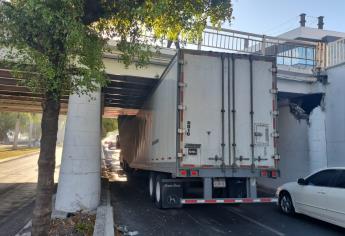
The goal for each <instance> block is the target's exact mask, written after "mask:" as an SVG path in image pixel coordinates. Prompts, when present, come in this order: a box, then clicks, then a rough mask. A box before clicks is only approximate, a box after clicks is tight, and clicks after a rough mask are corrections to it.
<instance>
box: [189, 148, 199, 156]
mask: <svg viewBox="0 0 345 236" xmlns="http://www.w3.org/2000/svg"><path fill="white" fill-rule="evenodd" d="M188 155H193V156H195V155H198V149H196V148H188Z"/></svg>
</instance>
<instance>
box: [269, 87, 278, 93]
mask: <svg viewBox="0 0 345 236" xmlns="http://www.w3.org/2000/svg"><path fill="white" fill-rule="evenodd" d="M270 93H272V94H277V93H278V89H273V88H272V89H270Z"/></svg>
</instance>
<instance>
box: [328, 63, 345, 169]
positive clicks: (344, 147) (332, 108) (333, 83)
mask: <svg viewBox="0 0 345 236" xmlns="http://www.w3.org/2000/svg"><path fill="white" fill-rule="evenodd" d="M327 75H328V82H329V84H328V85H327V89H326V96H325V108H326V142H327V156H328V166H345V65H340V66H337V67H334V68H331V69H329V70H327Z"/></svg>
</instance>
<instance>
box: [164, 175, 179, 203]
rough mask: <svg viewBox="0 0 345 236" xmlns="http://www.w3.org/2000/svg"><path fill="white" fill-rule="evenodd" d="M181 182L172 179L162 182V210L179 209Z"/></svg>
mask: <svg viewBox="0 0 345 236" xmlns="http://www.w3.org/2000/svg"><path fill="white" fill-rule="evenodd" d="M182 196H183V191H182V182H181V181H176V180H173V179H163V180H162V208H181V207H182V203H181V199H182Z"/></svg>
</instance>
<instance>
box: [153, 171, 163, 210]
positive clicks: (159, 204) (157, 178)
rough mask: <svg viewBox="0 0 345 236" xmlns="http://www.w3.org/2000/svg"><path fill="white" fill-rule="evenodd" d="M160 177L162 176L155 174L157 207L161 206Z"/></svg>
mask: <svg viewBox="0 0 345 236" xmlns="http://www.w3.org/2000/svg"><path fill="white" fill-rule="evenodd" d="M162 179H163V176H162V175H160V174H157V176H156V184H155V185H156V186H155V205H156V207H157V208H159V209H161V208H162V197H163V196H162Z"/></svg>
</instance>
